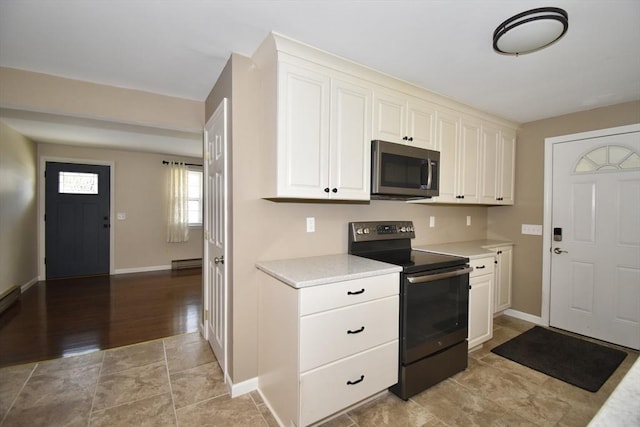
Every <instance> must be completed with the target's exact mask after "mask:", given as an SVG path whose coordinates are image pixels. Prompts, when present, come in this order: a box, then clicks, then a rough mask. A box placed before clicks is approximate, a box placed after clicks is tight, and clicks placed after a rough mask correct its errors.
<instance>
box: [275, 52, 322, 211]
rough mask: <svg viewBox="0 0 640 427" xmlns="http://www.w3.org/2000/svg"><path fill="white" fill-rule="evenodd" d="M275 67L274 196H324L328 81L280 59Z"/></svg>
mask: <svg viewBox="0 0 640 427" xmlns="http://www.w3.org/2000/svg"><path fill="white" fill-rule="evenodd" d="M278 68H279V69H278V147H277V156H278V169H277V173H278V179H277V195H278V196H280V197H310V198H320V197H321V198H326V197H327V195H326V194H325V192H324V191H323V190H324V189H325V187H328V186H329V115H330V105H329V102H330V94H331V80H330V78H329V77H328V76H326V75H324V74H321V73H317V72H314V71H312V70H309V69H305V68H300V67H296V66H293V65H290V64H287V63H283V62H281V63H279V64H278Z"/></svg>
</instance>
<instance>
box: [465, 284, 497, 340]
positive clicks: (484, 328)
mask: <svg viewBox="0 0 640 427" xmlns="http://www.w3.org/2000/svg"><path fill="white" fill-rule="evenodd" d="M469 285H470V286H471V290H470V291H469V348H470V349H471V348H473V347H475V346H477V345H480V344H482V343H483V342H485V341H488V340H490V339H491V337H492V336H493V311H492V306H493V292H492V288H493V274H484V275H482V276H477V277H472V278H470V279H469Z"/></svg>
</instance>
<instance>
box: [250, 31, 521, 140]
mask: <svg viewBox="0 0 640 427" xmlns="http://www.w3.org/2000/svg"><path fill="white" fill-rule="evenodd" d="M286 57H295V58H298V59H302V60H305V61H309V62H312V63H314V64H316V65H320V66H323V67H327V68H330V69H333V70H335V71H340V72H342V73H345V74H349V75H351V76H353V77H355V78H358V79H362V80H366V81H368V82H369V83H373V84H376V85H379V86H382V87H385V88H388V89H392V90H396V91H400V92H403V93H404V94H406V95H410V96H414V97H416V98H420V99H423V100H425V101H428V102H432V103H435V104H438V105H439V106H441V107H445V108H449V109H453V110H455V111H457V112H460V113H463V114H466V115H471V116H474V117H476V118H478V119H481V120H483V121H489V122H492V123H494V124H496V125H497V126H502V127H508V128H511V129H513V130H514V132H515V131H517V129H518V127H519V124H518V123H515V122H512V121H510V120H507V119H504V118H502V117H499V116H496V115H493V114H491V113H488V112H485V111H481V110H478V109H476V108H473V107H471V106H469V105H466V104H463V103H461V102H459V101H456V100H454V99H452V98H449V97H446V96H444V95H440V94H438V93H436V92H433V91H431V90H429V89H427V88H424V87H421V86H419V85H416V84H414V83H411V82H408V81H406V80H403V79H401V78H398V77H396V76H392V75H389V74H386V73H384V72H382V71H378V70H375V69H373V68H370V67H367V66H365V65H362V64H359V63H357V62H355V61H353V60H350V59H348V58H344V57H341V56H338V55H336V54H333V53H331V52H327V51H325V50H322V49H319V48H317V47H314V46H311V45H308V44H306V43H303V42H300V41H297V40H294V39H292V38H290V37H288V36H285V35H283V34H280V33H277V32H271V33H269V35H268V36H267V37H266V38H265V40H264V41H263V42H262V44H261V45H260V46H259V47H258V49H256V51H255V53H254V55H253V57H252V59H253V60H254V61H255V62H256V63H257V64H258V65H259V66H260V65H261V64H266V63H269V62H271V61H273V60H274V59H275V60H276V61H278V60H282V59H283V58H286Z"/></svg>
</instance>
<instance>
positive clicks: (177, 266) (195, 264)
mask: <svg viewBox="0 0 640 427" xmlns="http://www.w3.org/2000/svg"><path fill="white" fill-rule="evenodd" d="M185 268H202V258H191V259H174V260H173V261H171V269H172V270H183V269H185Z"/></svg>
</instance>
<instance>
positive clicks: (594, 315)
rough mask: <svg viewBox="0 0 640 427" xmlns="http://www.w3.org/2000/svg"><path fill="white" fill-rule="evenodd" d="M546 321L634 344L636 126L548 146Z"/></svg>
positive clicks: (638, 211)
mask: <svg viewBox="0 0 640 427" xmlns="http://www.w3.org/2000/svg"><path fill="white" fill-rule="evenodd" d="M552 185H553V188H552V220H551V221H552V227H553V228H552V233H553V234H552V235H553V237H552V240H551V251H552V252H551V293H550V317H549V319H550V325H551V326H555V327H558V328H561V329H565V330H568V331H572V332H575V333H578V334H582V335H586V336H589V337H593V338H597V339H600V340H603V341H608V342H612V343H615V344H619V345H623V346H626V347H631V348H634V349H640V132H631V133H622V134H616V135H608V136H600V137H596V138H589V139H582V140H574V141H567V142H562V143H555V144H554V145H553V184H552Z"/></svg>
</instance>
